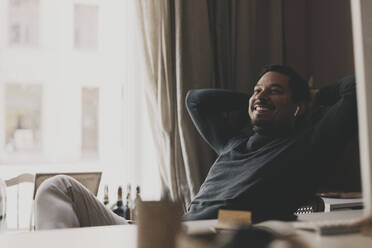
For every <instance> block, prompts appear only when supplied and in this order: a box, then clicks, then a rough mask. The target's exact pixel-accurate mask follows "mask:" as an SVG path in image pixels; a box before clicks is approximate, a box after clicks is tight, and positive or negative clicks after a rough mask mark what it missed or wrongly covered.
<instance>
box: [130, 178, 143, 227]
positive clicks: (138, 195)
mask: <svg viewBox="0 0 372 248" xmlns="http://www.w3.org/2000/svg"><path fill="white" fill-rule="evenodd" d="M141 201H142V198H141V188H140V186H139V185H137V187H136V198H135V199H134V206H133V211H132V212H133V220H137V207H138V204H139V203H140V202H141Z"/></svg>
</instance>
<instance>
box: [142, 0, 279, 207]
mask: <svg viewBox="0 0 372 248" xmlns="http://www.w3.org/2000/svg"><path fill="white" fill-rule="evenodd" d="M136 1H137V3H138V4H137V7H138V16H139V20H140V22H141V28H142V30H141V31H142V35H143V41H144V51H145V58H144V59H145V61H146V69H147V76H148V81H147V84H146V87H145V88H146V97H147V102H148V109H149V114H150V118H151V120H152V133H153V136H154V140H155V142H156V146H157V147H156V148H157V151H158V157H159V164H160V172H161V176H162V184H163V187H164V189H169V191H170V193H171V195H172V197H173V198H175V199H180V200H182V201H183V202H184V203H185V204H187V203H189V202H190V200H191V199H192V197H193V196H194V195H195V194H196V193H197V191H198V190H199V187H200V185H201V183H202V182H203V180H204V178H205V176H206V175H207V173H208V170H209V168H210V166H211V165H212V163H213V161H214V159H215V156H216V155H215V154H214V153H213V152H212V150H211V149H210V148H209V147H208V146H207V145H206V144H205V142H204V141H203V140H202V139H201V138H200V136H199V134H198V133H197V131H196V129H195V127H194V126H193V124H192V122H191V119H190V118H189V116H188V114H187V111H186V108H185V104H184V102H185V95H186V93H187V91H188V90H189V89H195V88H230V89H235V90H243V91H249V90H250V89H251V88H252V85H253V84H255V82H256V80H257V75H258V72H259V69H260V68H261V67H262V66H263V65H264V64H268V63H280V62H281V61H282V45H283V44H282V25H281V23H282V17H281V1H278V0H136Z"/></svg>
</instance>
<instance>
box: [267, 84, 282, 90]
mask: <svg viewBox="0 0 372 248" xmlns="http://www.w3.org/2000/svg"><path fill="white" fill-rule="evenodd" d="M270 87H279V88H282V89H284V87H283V85H281V84H272V85H270Z"/></svg>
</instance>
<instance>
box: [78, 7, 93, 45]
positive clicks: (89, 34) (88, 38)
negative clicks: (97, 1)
mask: <svg viewBox="0 0 372 248" xmlns="http://www.w3.org/2000/svg"><path fill="white" fill-rule="evenodd" d="M98 10H99V8H98V6H94V5H86V4H76V5H75V6H74V46H75V48H76V49H97V47H98Z"/></svg>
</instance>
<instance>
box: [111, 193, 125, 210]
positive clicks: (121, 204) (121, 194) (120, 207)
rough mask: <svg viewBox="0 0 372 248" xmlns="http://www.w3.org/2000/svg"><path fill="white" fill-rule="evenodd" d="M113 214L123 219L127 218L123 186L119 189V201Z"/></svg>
mask: <svg viewBox="0 0 372 248" xmlns="http://www.w3.org/2000/svg"><path fill="white" fill-rule="evenodd" d="M113 212H114V213H115V214H117V215H119V216H121V217H125V211H124V206H123V190H122V188H121V186H119V188H118V200H117V202H116V206H115V208H114V210H113Z"/></svg>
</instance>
